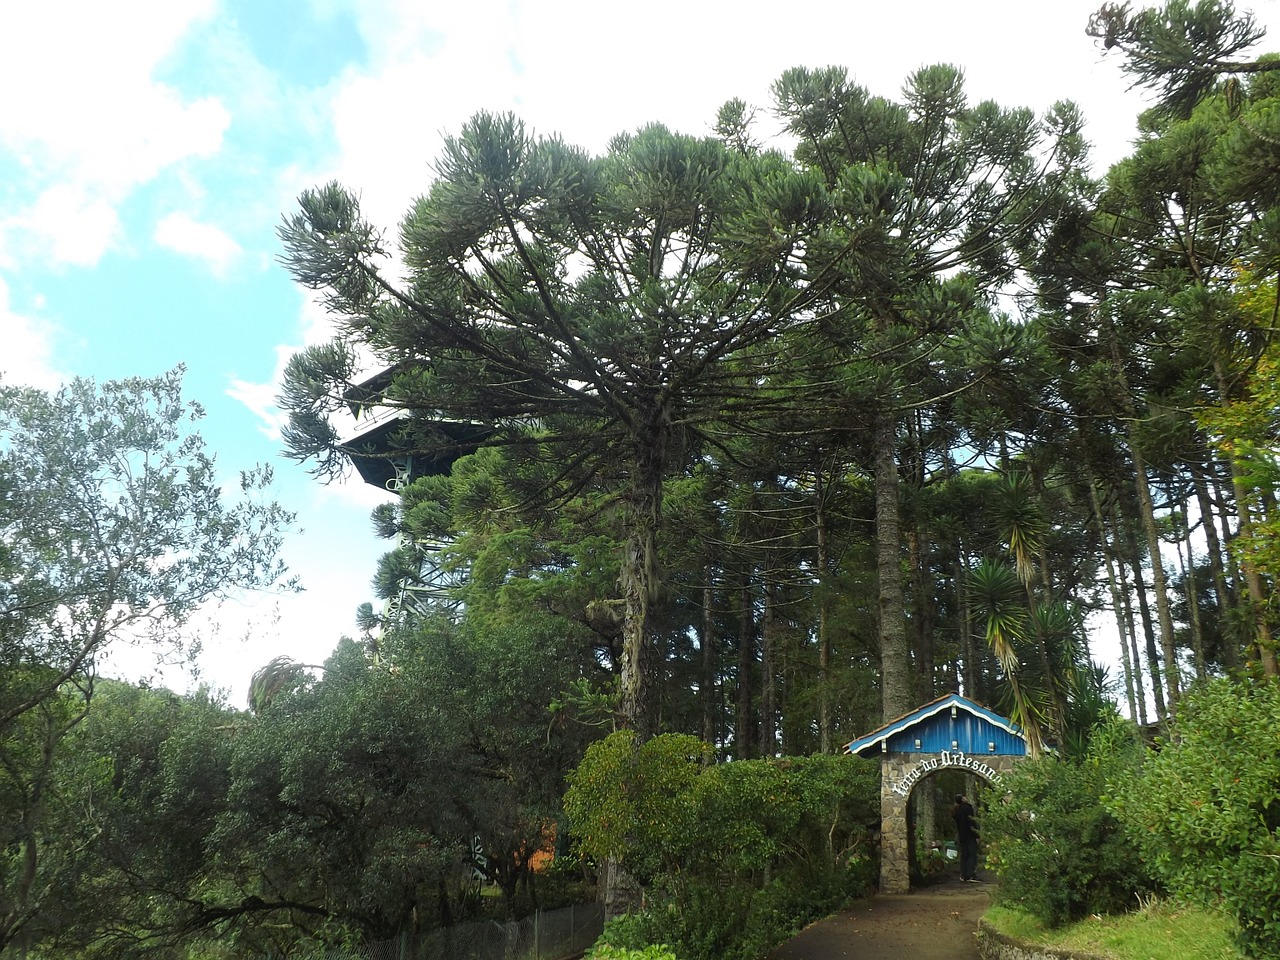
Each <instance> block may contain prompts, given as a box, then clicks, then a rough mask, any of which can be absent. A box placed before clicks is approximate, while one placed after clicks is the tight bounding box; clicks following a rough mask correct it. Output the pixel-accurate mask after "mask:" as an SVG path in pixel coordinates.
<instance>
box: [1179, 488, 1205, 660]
mask: <svg viewBox="0 0 1280 960" xmlns="http://www.w3.org/2000/svg"><path fill="white" fill-rule="evenodd" d="M1180 516H1181V518H1182V529H1181V532H1182V534H1183V536H1182V538H1181V539H1179V540H1178V542H1177V544H1176V547H1177V549H1178V566H1179V567H1180V568H1181V573H1182V588H1183V592H1184V593H1185V594H1186V598H1187V624H1188V626H1189V627H1190V631H1191V655H1192V658H1193V662H1194V666H1195V671H1196V677H1197V678H1198V679H1200V680H1203V679H1204V678H1205V676H1206V667H1205V662H1204V634H1203V633H1201V630H1200V597H1199V591H1198V590H1197V588H1196V554H1195V550H1194V548H1193V547H1192V544H1191V523H1190V518H1189V517H1188V516H1187V505H1186V504H1185V503H1184V504H1183V505H1182V513H1181V514H1180ZM1183 544H1186V547H1187V554H1186V556H1185V557H1184V556H1183V555H1182V546H1183Z"/></svg>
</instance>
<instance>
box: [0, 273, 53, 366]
mask: <svg viewBox="0 0 1280 960" xmlns="http://www.w3.org/2000/svg"><path fill="white" fill-rule="evenodd" d="M55 335H56V330H55V328H54V326H53V325H52V324H51V323H48V322H46V321H43V320H40V319H38V318H36V317H27V316H22V315H21V314H17V313H14V312H13V311H12V309H11V308H10V306H9V287H8V285H7V284H6V283H5V282H4V278H2V277H0V343H3V344H4V349H3V350H2V351H0V382H2V383H5V384H8V385H11V386H13V385H19V384H20V385H22V386H28V387H38V388H40V389H42V390H52V389H55V388H57V387H58V386H59V385H61V384H62V383H63V382H64V381H65V380H66V379H67V377H66V376H65V375H64V374H63V373H61V372H59V371H58V370H57V369H56V368H55V367H54V365H53V341H54V337H55Z"/></svg>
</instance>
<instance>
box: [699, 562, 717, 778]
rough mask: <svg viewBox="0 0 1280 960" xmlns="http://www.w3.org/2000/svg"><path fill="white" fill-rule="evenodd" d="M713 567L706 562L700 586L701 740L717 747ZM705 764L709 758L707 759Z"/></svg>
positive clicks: (709, 760)
mask: <svg viewBox="0 0 1280 960" xmlns="http://www.w3.org/2000/svg"><path fill="white" fill-rule="evenodd" d="M714 604H715V567H714V566H713V565H712V564H711V563H710V561H708V563H707V565H706V568H705V574H704V583H703V585H702V683H701V684H700V686H701V687H702V690H701V691H700V692H701V694H702V696H701V698H700V699H701V700H702V740H703V742H704V743H709V744H711V745H712V746H717V745H718V744H717V742H716V741H717V737H716V714H717V710H716V707H717V705H718V703H719V698H718V697H717V695H716V692H717V691H716V617H715V607H714ZM706 759H707V762H708V763H709V762H711V758H710V757H707V758H706Z"/></svg>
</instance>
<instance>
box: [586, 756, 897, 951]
mask: <svg viewBox="0 0 1280 960" xmlns="http://www.w3.org/2000/svg"><path fill="white" fill-rule="evenodd" d="M706 749H707V748H706V747H705V746H704V745H703V744H700V743H699V742H698V741H696V740H693V739H692V738H690V737H684V736H676V735H671V734H667V735H663V736H660V737H655V738H653V739H652V740H649V741H647V742H646V743H644V744H643V745H640V746H636V744H635V741H634V739H633V738H632V736H631V734H629V733H625V732H623V733H617V734H613V735H611V736H609V737H607V738H605V739H604V740H602V741H600V742H599V743H597V744H594V745H592V747H591V748H590V749H589V750H588V751H587V755H586V756H585V757H584V759H583V761H582V764H581V765H580V766H579V767H578V770H577V771H576V772H575V773H574V774H573V775H572V777H571V778H570V784H571V785H570V789H569V792H568V794H567V795H566V797H565V812H566V814H567V816H568V819H569V822H570V829H571V833H572V834H573V835H574V836H575V837H576V838H577V843H578V847H579V850H580V851H581V852H583V853H585V854H587V855H589V856H592V857H594V858H597V859H601V860H602V859H604V858H606V857H620V858H621V860H622V863H623V864H624V866H625V867H626V868H627V869H628V870H629V871H630V872H631V873H632V875H633V876H635V877H638V878H639V879H640V880H641V881H642V882H644V883H645V884H646V886H647V889H646V895H645V898H646V904H647V908H646V910H645V911H643V912H642V913H639V914H636V915H635V916H633V917H629V918H625V921H624V919H623V918H619V920H618V921H614V922H612V923H611V924H610V925H609V927H608V928H607V929H606V934H605V937H604V938H602V940H601V943H602V944H604V945H607V946H610V947H615V948H618V949H632V950H635V949H641V948H643V947H646V946H648V945H651V944H670V945H672V946H673V947H674V949H675V950H676V952H677V953H678V954H679V956H680V957H681V958H683V960H733V958H738V960H755V958H757V957H760V956H763V955H764V954H765V953H767V952H768V950H769V949H770V948H771V947H773V946H774V945H776V944H777V943H780V942H782V941H783V940H785V939H786V938H787V937H788V936H790V935H791V934H793V933H794V932H795V931H797V930H799V929H800V928H801V927H803V926H804V925H805V924H807V923H808V922H810V921H811V920H814V919H817V918H819V917H822V916H825V915H826V914H828V913H830V912H831V911H832V910H834V909H836V908H838V907H839V906H841V905H842V904H844V903H846V902H848V901H849V900H850V899H852V898H854V897H856V896H859V895H861V894H863V893H865V892H866V891H867V890H868V889H869V888H870V887H871V886H872V884H873V883H874V882H875V876H876V865H875V861H874V860H873V859H872V857H871V856H870V855H869V853H868V852H867V850H866V848H867V847H869V846H870V845H869V842H867V838H866V837H865V824H867V823H868V822H876V821H877V820H878V816H879V769H878V767H879V765H878V764H877V763H876V762H875V761H862V760H859V759H858V758H854V757H832V756H816V757H805V758H785V759H781V760H746V761H737V762H734V763H727V764H720V765H717V766H711V767H708V766H705V765H704V764H703V763H702V758H703V756H704V751H705V750H706Z"/></svg>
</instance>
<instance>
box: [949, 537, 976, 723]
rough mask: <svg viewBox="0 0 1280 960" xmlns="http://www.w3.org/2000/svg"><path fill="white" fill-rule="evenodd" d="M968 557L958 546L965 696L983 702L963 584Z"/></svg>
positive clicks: (957, 588) (961, 547) (961, 545)
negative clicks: (979, 688)
mask: <svg viewBox="0 0 1280 960" xmlns="http://www.w3.org/2000/svg"><path fill="white" fill-rule="evenodd" d="M965 560H966V555H965V550H964V543H963V542H961V543H959V544H957V545H956V572H955V580H956V584H957V587H956V594H957V597H958V601H957V602H958V603H959V605H960V631H961V633H960V635H961V636H962V637H964V642H963V644H962V646H961V649H962V650H963V656H964V671H963V673H962V676H963V678H964V687H963V689H964V695H965V696H966V697H968V698H969V699H970V700H977V701H982V699H983V697H982V694H981V692H980V691H979V690H978V677H979V675H980V673H981V670H980V669H979V664H978V641H977V638H976V637H975V636H974V632H973V611H972V609H971V608H970V606H969V591H968V590H965V589H964V588H963V587H962V586H960V585H961V584H963V583H964V572H965V569H966V566H967V565H966V562H965Z"/></svg>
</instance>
